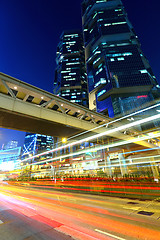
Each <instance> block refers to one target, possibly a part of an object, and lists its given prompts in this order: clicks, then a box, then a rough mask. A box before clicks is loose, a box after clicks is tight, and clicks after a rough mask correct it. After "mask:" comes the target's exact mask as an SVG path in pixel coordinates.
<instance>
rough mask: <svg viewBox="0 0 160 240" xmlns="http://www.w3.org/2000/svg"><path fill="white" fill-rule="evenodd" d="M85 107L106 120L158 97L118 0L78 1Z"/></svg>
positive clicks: (152, 79)
mask: <svg viewBox="0 0 160 240" xmlns="http://www.w3.org/2000/svg"><path fill="white" fill-rule="evenodd" d="M82 23H83V32H84V45H85V58H86V65H87V75H88V88H89V108H90V109H92V110H96V111H98V112H101V113H103V114H108V115H109V116H110V117H114V116H117V115H119V114H125V113H126V112H127V111H128V110H130V109H134V108H137V107H139V106H141V105H142V104H144V103H146V102H149V101H152V100H154V99H155V96H158V95H159V94H158V91H157V88H158V87H159V86H158V83H157V81H156V78H155V76H154V74H153V72H152V69H151V67H150V65H149V62H148V60H147V59H146V57H145V56H144V54H143V52H142V50H141V46H140V42H139V39H138V37H137V35H136V33H135V31H134V29H133V27H132V24H131V23H130V21H129V20H128V17H127V13H126V11H125V9H124V6H123V4H122V2H121V0H84V1H83V2H82Z"/></svg>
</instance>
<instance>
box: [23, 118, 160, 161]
mask: <svg viewBox="0 0 160 240" xmlns="http://www.w3.org/2000/svg"><path fill="white" fill-rule="evenodd" d="M159 118H160V114H157V115H154V116H151V117H148V118H145V119H141V120H138V121H135V122H132V123H129V124H125V125H123V126H120V127H117V128H114V129H110V130H108V131H105V132H103V133H99V134H97V135H94V136H91V137H87V138H84V139H81V140H78V141H75V142H73V143H70V144H67V145H65V146H61V147H58V148H56V149H53V150H50V151H48V152H45V153H41V154H37V155H34V156H32V157H29V158H27V159H24V160H22V162H24V161H28V160H32V159H34V158H36V157H40V156H43V155H46V154H49V153H52V152H56V151H60V150H62V149H65V148H68V147H72V146H75V145H77V144H80V143H82V142H87V141H90V140H93V139H96V138H99V137H102V136H106V135H110V134H113V133H116V132H118V131H122V130H126V129H128V128H131V127H134V126H137V125H140V124H143V123H147V122H150V121H153V120H156V119H159ZM152 138H153V136H152Z"/></svg>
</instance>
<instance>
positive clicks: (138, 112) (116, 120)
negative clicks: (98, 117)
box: [68, 103, 160, 140]
mask: <svg viewBox="0 0 160 240" xmlns="http://www.w3.org/2000/svg"><path fill="white" fill-rule="evenodd" d="M159 106H160V103H158V104H156V105H153V106H150V107H148V108H145V109H142V110H139V111H137V112H135V113H131V114H128V115H126V116H124V117H121V118H118V119H115V120H113V121H111V122H109V123H105V124H103V125H101V126H98V127H96V128H92V129H90V130H89V131H85V132H83V133H79V134H77V135H74V136H73V137H70V138H68V140H70V139H72V138H75V137H79V136H81V135H84V134H85V133H88V132H91V131H94V130H96V129H99V128H101V127H105V126H109V125H111V124H113V123H116V122H119V121H121V120H124V119H127V118H129V117H133V116H135V115H137V114H140V113H143V112H145V111H148V110H151V109H153V108H156V107H159Z"/></svg>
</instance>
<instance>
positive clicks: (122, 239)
mask: <svg viewBox="0 0 160 240" xmlns="http://www.w3.org/2000/svg"><path fill="white" fill-rule="evenodd" d="M95 231H96V232H99V233H103V234H105V235H107V236H109V237H112V238H116V239H118V240H126V239H124V238H120V237H117V236H115V235H112V234H110V233H107V232H103V231H101V230H99V229H95Z"/></svg>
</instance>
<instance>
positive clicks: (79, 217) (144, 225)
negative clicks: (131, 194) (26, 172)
mask: <svg viewBox="0 0 160 240" xmlns="http://www.w3.org/2000/svg"><path fill="white" fill-rule="evenodd" d="M1 188H2V192H3V195H4V196H5V195H6V196H7V197H6V198H5V197H4V198H3V197H1V199H0V202H1V201H3V200H4V203H5V206H6V207H9V208H10V209H13V211H16V212H18V213H21V214H23V215H26V216H27V217H30V219H32V220H35V221H36V222H35V224H37V221H39V222H42V223H44V224H47V225H48V226H51V227H52V228H54V229H55V230H57V231H61V232H63V233H67V234H69V235H70V236H73V237H75V238H76V239H79V240H83V239H88V240H92V239H95V240H96V239H97V240H105V239H107V237H108V238H109V239H110V238H113V239H117V240H126V239H135V240H138V239H141V240H146V239H147V240H157V239H159V238H160V231H159V225H158V223H157V221H156V220H152V219H151V218H148V217H145V216H144V217H143V219H142V218H141V217H140V216H139V215H137V214H135V215H132V216H129V212H127V211H130V209H129V210H127V209H126V211H124V209H123V207H125V204H127V202H128V200H126V201H125V203H124V200H123V199H117V198H116V199H114V198H112V202H110V200H109V202H108V197H107V198H106V197H103V198H102V197H101V198H100V201H99V200H97V197H94V196H92V197H91V196H89V197H87V196H84V194H83V195H79V194H77V195H76V194H72V196H70V195H71V194H66V193H64V194H63V198H62V193H56V192H49V191H48V192H47V191H46V189H45V191H42V190H40V191H39V189H38V190H34V191H33V190H29V189H28V188H24V189H23V188H18V187H11V186H2V187H1ZM74 196H75V198H74ZM79 196H80V197H79ZM55 198H57V199H55ZM92 199H93V200H92ZM12 200H13V202H14V203H12ZM16 200H17V202H16ZM73 200H74V201H76V202H75V203H74V202H73ZM20 201H21V202H22V204H20ZM132 201H133V200H132ZM141 204H143V203H141ZM24 205H26V208H25V210H24ZM144 205H145V203H144ZM32 208H33V209H32ZM142 208H143V206H142ZM34 209H36V210H34ZM157 210H158V209H157ZM117 212H118V214H119V215H117V214H116V213H117ZM111 233H112V234H111ZM121 236H122V237H121ZM123 236H126V239H124V238H123Z"/></svg>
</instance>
